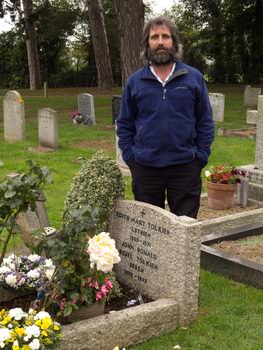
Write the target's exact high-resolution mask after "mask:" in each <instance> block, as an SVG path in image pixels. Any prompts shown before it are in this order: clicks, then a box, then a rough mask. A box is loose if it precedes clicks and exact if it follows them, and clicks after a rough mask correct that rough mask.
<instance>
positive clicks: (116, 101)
mask: <svg viewBox="0 0 263 350" xmlns="http://www.w3.org/2000/svg"><path fill="white" fill-rule="evenodd" d="M120 106H121V95H115V96H113V97H112V101H111V111H112V124H113V125H115V121H116V119H117V118H118V115H119V113H120Z"/></svg>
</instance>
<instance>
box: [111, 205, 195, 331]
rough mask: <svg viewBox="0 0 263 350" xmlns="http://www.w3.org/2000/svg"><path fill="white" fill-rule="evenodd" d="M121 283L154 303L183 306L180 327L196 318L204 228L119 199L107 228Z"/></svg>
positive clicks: (169, 214) (157, 210) (158, 210)
mask: <svg viewBox="0 0 263 350" xmlns="http://www.w3.org/2000/svg"><path fill="white" fill-rule="evenodd" d="M109 232H110V234H111V237H112V238H114V239H115V241H116V246H117V249H118V250H119V253H120V257H121V262H120V263H119V264H118V265H117V266H116V273H117V275H118V278H119V279H120V280H121V281H122V282H123V283H124V284H128V285H131V286H133V288H138V290H139V291H140V292H141V293H142V294H144V295H147V296H148V297H150V298H152V299H159V298H172V299H174V300H175V301H176V302H178V304H179V324H185V323H189V322H191V321H193V320H194V319H195V318H196V316H197V306H198V285H199V264H200V260H199V259H200V235H201V233H200V224H198V222H197V221H196V220H194V219H191V218H188V217H186V216H181V217H177V216H175V215H174V214H172V213H170V212H168V211H166V210H164V209H161V208H158V207H155V206H153V205H150V204H146V203H142V202H137V201H126V200H118V201H117V202H116V204H115V207H114V209H113V211H112V214H111V217H110V224H109Z"/></svg>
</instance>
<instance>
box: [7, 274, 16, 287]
mask: <svg viewBox="0 0 263 350" xmlns="http://www.w3.org/2000/svg"><path fill="white" fill-rule="evenodd" d="M5 282H6V284H8V285H9V286H11V287H14V286H15V285H16V282H17V281H16V275H7V276H6V278H5Z"/></svg>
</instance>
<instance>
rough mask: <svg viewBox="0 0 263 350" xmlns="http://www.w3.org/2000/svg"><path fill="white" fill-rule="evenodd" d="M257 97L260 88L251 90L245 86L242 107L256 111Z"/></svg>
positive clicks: (259, 93) (248, 86)
mask: <svg viewBox="0 0 263 350" xmlns="http://www.w3.org/2000/svg"><path fill="white" fill-rule="evenodd" d="M259 95H261V88H252V87H251V86H250V85H246V86H245V91H244V107H245V108H247V109H253V110H256V109H257V104H258V96H259Z"/></svg>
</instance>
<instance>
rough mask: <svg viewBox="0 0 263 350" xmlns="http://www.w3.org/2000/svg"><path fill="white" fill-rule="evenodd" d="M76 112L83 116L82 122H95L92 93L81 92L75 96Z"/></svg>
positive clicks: (88, 123) (86, 123) (87, 123)
mask: <svg viewBox="0 0 263 350" xmlns="http://www.w3.org/2000/svg"><path fill="white" fill-rule="evenodd" d="M77 99H78V112H79V113H80V114H81V115H83V116H84V117H85V121H84V123H83V124H85V125H90V124H95V108H94V98H93V96H92V95H90V94H87V93H82V94H79V95H78V96H77Z"/></svg>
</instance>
